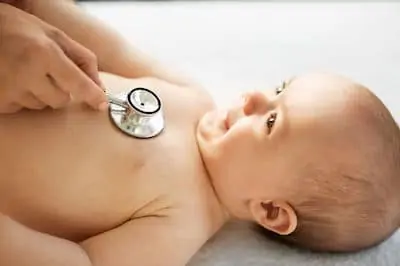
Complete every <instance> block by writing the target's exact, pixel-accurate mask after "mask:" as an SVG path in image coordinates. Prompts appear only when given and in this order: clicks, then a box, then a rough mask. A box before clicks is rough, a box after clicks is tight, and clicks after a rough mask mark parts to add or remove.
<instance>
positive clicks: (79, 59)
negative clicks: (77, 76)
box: [56, 37, 102, 87]
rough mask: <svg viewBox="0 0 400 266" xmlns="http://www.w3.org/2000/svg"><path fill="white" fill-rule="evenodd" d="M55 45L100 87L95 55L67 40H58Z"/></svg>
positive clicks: (66, 38) (64, 38)
mask: <svg viewBox="0 0 400 266" xmlns="http://www.w3.org/2000/svg"><path fill="white" fill-rule="evenodd" d="M56 41H57V43H58V44H59V45H60V47H61V49H62V50H63V51H64V53H65V55H66V56H67V57H68V58H69V59H71V60H72V61H73V62H74V63H75V65H76V66H78V67H79V68H80V69H81V70H82V71H83V72H84V73H86V75H87V76H89V78H90V79H92V80H93V81H94V83H96V84H97V85H98V86H99V87H102V82H101V80H100V76H99V69H98V63H97V57H96V55H95V54H94V53H93V52H92V51H90V50H89V49H86V48H85V47H84V46H82V45H80V44H79V43H78V42H76V41H74V40H72V39H70V38H68V37H61V38H58V39H57V40H56Z"/></svg>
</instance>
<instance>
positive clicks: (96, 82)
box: [50, 33, 107, 109]
mask: <svg viewBox="0 0 400 266" xmlns="http://www.w3.org/2000/svg"><path fill="white" fill-rule="evenodd" d="M53 39H54V40H55V41H56V42H57V44H58V45H60V46H59V47H55V49H54V50H55V56H54V58H55V59H56V60H52V62H51V66H50V71H51V72H50V73H51V76H52V77H53V78H54V79H55V80H56V82H57V84H58V86H59V87H60V88H61V89H62V90H64V91H65V92H68V93H71V94H72V95H73V96H74V97H76V98H78V99H79V100H82V101H85V102H86V103H88V104H89V105H90V106H92V107H93V108H95V109H103V108H104V107H106V104H107V99H106V96H105V93H104V91H103V90H102V88H100V86H101V81H100V78H99V74H98V70H97V60H96V57H95V56H94V55H93V53H91V52H89V51H88V50H87V49H86V48H83V47H82V46H81V45H79V44H78V43H77V42H74V41H73V40H71V39H70V38H68V36H66V35H65V34H64V33H58V34H57V35H56V36H53ZM82 70H83V71H82ZM104 109H105V108H104Z"/></svg>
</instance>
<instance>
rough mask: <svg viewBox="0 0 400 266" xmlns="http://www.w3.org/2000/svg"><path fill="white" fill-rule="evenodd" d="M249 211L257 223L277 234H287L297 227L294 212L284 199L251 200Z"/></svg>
mask: <svg viewBox="0 0 400 266" xmlns="http://www.w3.org/2000/svg"><path fill="white" fill-rule="evenodd" d="M250 211H251V213H252V216H253V219H254V220H255V221H256V222H257V223H258V224H259V225H261V226H263V227H264V228H266V229H268V230H270V231H272V232H275V233H277V234H279V235H289V234H291V233H293V231H294V230H295V229H296V227H297V215H296V212H295V211H294V209H293V208H292V206H290V205H289V204H288V203H287V202H285V201H277V200H276V201H273V200H263V201H260V200H253V201H251V202H250Z"/></svg>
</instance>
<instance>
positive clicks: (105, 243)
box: [0, 215, 200, 266]
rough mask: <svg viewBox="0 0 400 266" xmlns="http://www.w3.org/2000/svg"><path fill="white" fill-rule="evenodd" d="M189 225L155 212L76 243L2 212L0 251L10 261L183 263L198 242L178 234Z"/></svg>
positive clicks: (25, 264) (23, 264)
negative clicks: (151, 215) (153, 214)
mask: <svg viewBox="0 0 400 266" xmlns="http://www.w3.org/2000/svg"><path fill="white" fill-rule="evenodd" d="M188 227H189V228H188ZM187 229H188V230H190V225H188V224H185V223H183V222H182V220H178V219H175V218H172V217H157V216H154V217H146V218H142V219H137V220H131V221H129V222H127V223H126V224H124V225H122V226H120V227H118V228H116V229H113V230H111V231H108V232H105V233H103V234H100V235H98V236H95V237H92V238H90V239H88V240H85V241H83V242H82V243H74V242H71V241H68V240H65V239H61V238H57V237H54V236H51V235H47V234H43V233H40V232H37V231H34V230H32V229H30V228H27V227H25V226H23V225H21V224H19V223H17V222H15V221H13V220H12V219H10V218H8V217H6V216H4V215H0V235H1V237H0V257H1V263H2V265H13V266H31V265H32V266H36V265H41V266H64V265H68V266H69V265H74V266H131V265H144V266H158V265H160V266H169V265H171V266H184V265H185V264H186V263H187V262H188V261H189V259H190V257H191V256H192V255H193V254H194V252H195V251H196V250H197V249H198V248H200V246H196V244H194V243H196V241H191V239H186V238H185V234H182V231H185V230H187ZM177 251H179V252H177Z"/></svg>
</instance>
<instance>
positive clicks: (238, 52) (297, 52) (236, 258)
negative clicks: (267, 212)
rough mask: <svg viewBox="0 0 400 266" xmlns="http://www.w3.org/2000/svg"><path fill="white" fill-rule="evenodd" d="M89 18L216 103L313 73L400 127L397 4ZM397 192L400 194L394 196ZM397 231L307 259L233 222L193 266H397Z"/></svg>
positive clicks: (109, 8) (146, 7) (162, 9)
mask: <svg viewBox="0 0 400 266" xmlns="http://www.w3.org/2000/svg"><path fill="white" fill-rule="evenodd" d="M83 6H84V7H85V8H86V9H87V10H88V11H89V12H90V13H92V14H93V15H95V16H97V17H98V18H100V19H102V20H104V21H105V22H106V23H107V24H109V25H110V26H111V27H114V28H115V29H116V30H117V31H119V32H121V33H122V34H123V35H124V36H125V37H127V38H128V39H130V40H131V41H132V42H133V43H134V44H135V45H136V46H139V47H141V48H142V49H143V50H144V51H146V52H148V53H151V54H152V55H153V57H155V58H157V59H160V60H161V61H163V62H164V63H165V64H166V65H168V64H170V65H171V67H173V68H179V69H181V70H183V72H187V73H189V74H190V75H191V76H194V77H195V78H197V79H198V80H200V81H201V82H202V83H203V84H205V86H206V87H207V88H209V89H210V92H211V93H212V95H213V96H214V97H215V99H216V100H217V101H218V102H219V103H220V104H221V105H225V104H227V103H229V102H231V101H232V100H234V99H235V98H236V97H237V96H238V94H239V93H241V92H243V91H245V90H247V89H254V88H267V87H268V86H273V85H276V84H278V83H279V82H280V80H281V79H284V78H287V77H290V76H291V75H297V74H301V73H304V72H308V71H313V70H328V71H334V72H338V73H341V74H345V75H347V76H350V77H352V78H354V79H355V80H357V81H360V82H362V83H364V84H365V85H366V86H368V87H370V88H371V89H372V90H373V91H374V92H375V93H376V94H377V95H378V96H379V97H380V98H381V99H382V100H383V102H384V103H385V104H386V105H387V106H388V107H389V109H390V110H391V111H392V113H393V114H394V115H395V117H396V118H397V119H398V121H400V78H399V77H400V16H399V14H400V4H396V3H388V2H387V3H378V1H376V2H375V3H366V2H364V3H361V2H355V1H354V2H352V3H344V2H342V3H334V2H325V3H321V4H317V3H315V2H312V1H311V2H302V3H298V2H297V3H296V2H295V1H293V2H290V3H288V2H285V3H268V2H267V3H265V2H264V3H263V2H250V1H249V2H247V3H240V2H235V3H227V2H223V3H213V2H206V3H199V2H196V3H193V2H192V3H188V2H172V3H170V2H166V3H102V4H95V3H87V4H83ZM399 193H400V192H399ZM399 251H400V232H399V233H397V235H395V236H393V237H392V238H391V239H390V240H388V241H387V242H385V243H384V244H382V245H380V246H378V247H376V248H373V249H371V250H368V251H365V252H362V253H357V254H350V255H345V256H335V255H322V254H310V253H308V252H305V251H299V250H296V249H292V248H289V247H287V246H284V245H281V244H278V243H275V242H272V241H268V240H266V239H264V238H263V237H262V236H260V235H259V234H257V233H256V232H254V231H253V230H251V228H249V227H248V226H247V225H246V224H243V223H236V222H235V223H231V224H229V225H227V226H226V227H225V228H224V229H223V230H222V231H221V232H220V233H219V234H217V235H216V236H215V237H214V238H213V239H212V240H210V241H209V243H207V244H206V245H205V246H204V248H203V249H202V250H201V251H200V252H199V253H198V254H197V255H196V256H195V258H193V260H192V262H191V263H190V264H189V265H190V266H206V265H207V266H236V265H237V266H239V265H240V266H245V265H249V266H275V265H285V266H302V265H307V266H312V265H319V266H331V265H340V266H376V265H379V266H396V265H400V252H399Z"/></svg>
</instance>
